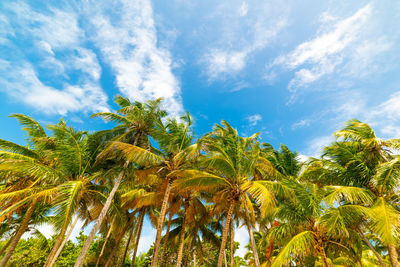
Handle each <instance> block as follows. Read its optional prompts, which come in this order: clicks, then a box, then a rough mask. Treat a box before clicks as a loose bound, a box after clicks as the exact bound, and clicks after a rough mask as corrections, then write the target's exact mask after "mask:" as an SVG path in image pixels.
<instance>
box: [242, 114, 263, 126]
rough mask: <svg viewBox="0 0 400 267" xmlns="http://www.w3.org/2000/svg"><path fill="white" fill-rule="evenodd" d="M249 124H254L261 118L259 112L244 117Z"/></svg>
mask: <svg viewBox="0 0 400 267" xmlns="http://www.w3.org/2000/svg"><path fill="white" fill-rule="evenodd" d="M246 120H247V121H248V122H249V124H250V126H256V125H257V124H258V123H259V122H260V121H261V120H262V116H261V115H260V114H254V115H251V116H249V117H247V118H246Z"/></svg>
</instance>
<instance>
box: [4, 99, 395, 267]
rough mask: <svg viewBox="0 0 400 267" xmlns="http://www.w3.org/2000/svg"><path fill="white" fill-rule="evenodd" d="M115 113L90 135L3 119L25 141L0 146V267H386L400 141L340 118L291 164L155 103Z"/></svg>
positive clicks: (62, 124)
mask: <svg viewBox="0 0 400 267" xmlns="http://www.w3.org/2000/svg"><path fill="white" fill-rule="evenodd" d="M115 103H116V104H117V105H118V106H119V109H118V110H116V111H115V112H100V113H95V114H93V115H91V118H92V120H99V119H102V120H104V121H106V122H107V124H106V125H107V127H108V128H107V129H105V130H98V131H88V130H85V131H83V130H80V129H76V128H74V127H72V126H70V125H68V122H67V121H66V120H64V119H60V120H59V122H58V123H56V124H47V125H43V124H42V123H39V122H38V121H37V120H35V119H34V118H33V117H30V116H27V115H24V114H11V115H10V117H12V118H13V119H15V120H17V121H18V123H19V124H20V126H21V128H22V131H24V134H25V138H26V143H25V144H23V145H20V144H17V143H14V142H11V141H7V140H0V175H1V176H0V177H1V185H0V186H1V187H0V200H1V201H0V220H1V228H0V237H1V241H0V256H1V261H0V266H1V267H5V266H46V267H50V266H75V267H80V266H131V267H132V266H152V267H156V266H218V267H221V266H256V267H260V266H274V267H278V266H287V267H289V266H323V267H328V266H360V267H368V266H382V267H383V266H388V267H389V266H393V267H398V266H399V251H400V198H399V188H400V157H399V156H398V155H397V153H398V151H399V149H400V139H381V138H379V137H378V136H377V135H376V134H375V131H374V130H373V129H372V128H371V126H369V125H368V124H366V123H363V122H361V121H359V120H356V119H350V120H348V121H347V122H344V123H343V124H342V128H341V129H338V130H337V131H336V132H334V133H333V135H334V137H335V140H334V141H333V142H332V143H330V144H328V145H327V146H325V147H324V148H323V149H322V152H321V155H320V156H319V157H308V158H304V157H300V155H299V154H298V153H297V152H295V151H292V150H290V149H289V148H288V147H287V146H285V145H283V144H282V145H280V147H273V146H272V145H270V144H268V143H264V142H261V140H260V137H259V134H257V133H255V134H253V135H251V136H242V135H240V134H239V133H238V131H237V130H236V129H235V128H234V127H232V126H231V125H230V124H229V122H227V121H225V120H222V121H221V122H219V123H216V124H215V125H214V127H213V128H212V129H210V131H209V132H208V133H206V134H203V135H201V136H198V135H196V134H195V133H194V131H193V123H194V122H193V119H192V117H191V115H190V114H189V113H186V114H184V115H183V116H181V117H179V118H178V117H173V116H170V115H169V114H168V113H167V112H166V111H165V110H164V108H163V99H154V100H149V101H144V102H139V101H133V100H130V99H128V98H126V97H122V96H116V97H115ZM146 220H147V221H149V222H150V223H151V225H152V227H153V228H154V230H155V233H156V234H155V237H154V240H152V245H151V247H150V249H149V250H148V251H144V252H143V251H142V252H139V250H138V247H139V246H140V243H141V242H143V239H142V238H141V237H142V235H143V224H144V221H146ZM78 222H81V223H82V224H81V225H82V229H81V232H80V234H79V236H78V237H77V238H76V241H74V242H72V241H71V240H70V235H71V232H72V230H73V229H74V228H75V227H76V225H77V223H78ZM43 224H48V225H51V226H52V227H53V229H54V233H53V235H52V236H51V237H50V238H46V237H45V236H44V235H43V233H41V232H40V231H39V230H38V229H37V226H38V225H43ZM240 228H242V229H245V230H246V232H247V234H248V238H249V242H248V244H242V245H244V246H245V247H246V248H247V253H246V254H245V255H244V257H240V256H237V255H235V250H237V249H238V247H239V245H240V244H239V243H238V242H237V241H235V231H236V230H237V229H240ZM84 230H85V233H84ZM23 236H24V238H23Z"/></svg>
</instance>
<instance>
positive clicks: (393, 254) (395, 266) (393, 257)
mask: <svg viewBox="0 0 400 267" xmlns="http://www.w3.org/2000/svg"><path fill="white" fill-rule="evenodd" d="M388 251H389V258H390V263H391V264H392V267H399V260H398V258H399V256H398V255H397V251H396V245H394V244H389V245H388Z"/></svg>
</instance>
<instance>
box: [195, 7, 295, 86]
mask: <svg viewBox="0 0 400 267" xmlns="http://www.w3.org/2000/svg"><path fill="white" fill-rule="evenodd" d="M227 3H228V4H221V5H220V6H219V8H218V9H217V10H216V11H215V12H214V16H215V17H217V18H218V20H217V21H218V24H216V25H215V27H216V30H217V31H218V30H220V31H221V35H220V37H219V38H218V42H217V43H215V44H212V43H211V45H210V46H208V47H207V49H206V51H205V53H204V54H203V56H202V59H201V62H202V63H203V64H204V65H205V67H206V73H207V75H208V77H209V78H210V79H211V80H215V79H225V78H226V77H227V76H232V75H235V74H237V73H238V72H240V71H241V70H243V69H244V68H245V67H246V66H247V62H248V60H249V57H250V56H251V55H252V54H253V53H255V52H257V51H260V50H262V49H264V48H265V47H266V46H267V45H268V44H269V43H270V42H271V40H273V39H274V38H275V37H276V36H277V34H278V33H279V32H280V31H281V30H282V29H283V28H284V27H285V26H286V24H287V17H286V16H287V14H286V12H285V10H284V9H280V11H279V16H277V15H276V14H275V13H274V12H273V10H275V9H274V8H273V6H274V5H275V4H273V3H272V4H271V3H268V4H263V5H261V4H260V3H258V4H257V5H255V4H254V3H253V5H252V4H249V3H247V2H227ZM276 5H278V4H276ZM231 9H236V12H235V10H231ZM237 10H238V12H237ZM228 14H229V15H228ZM218 28H219V29H218Z"/></svg>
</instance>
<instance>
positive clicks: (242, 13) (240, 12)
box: [239, 2, 249, 17]
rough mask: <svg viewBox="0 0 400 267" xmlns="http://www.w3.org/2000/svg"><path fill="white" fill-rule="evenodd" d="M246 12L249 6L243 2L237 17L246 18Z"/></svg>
mask: <svg viewBox="0 0 400 267" xmlns="http://www.w3.org/2000/svg"><path fill="white" fill-rule="evenodd" d="M248 12H249V5H248V4H247V3H246V2H243V3H242V5H241V6H240V8H239V15H240V16H241V17H243V16H246V15H247V13H248Z"/></svg>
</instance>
